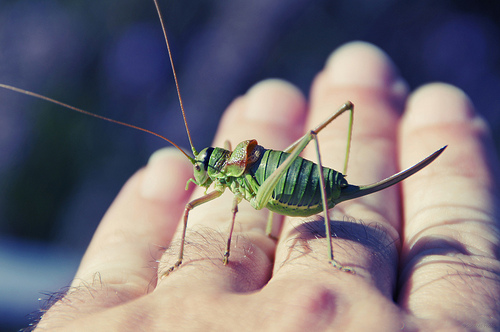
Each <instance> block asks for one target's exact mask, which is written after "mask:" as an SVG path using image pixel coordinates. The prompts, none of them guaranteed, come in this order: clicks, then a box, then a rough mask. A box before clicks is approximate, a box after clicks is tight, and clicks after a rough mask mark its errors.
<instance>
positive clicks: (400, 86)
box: [325, 41, 408, 96]
mask: <svg viewBox="0 0 500 332" xmlns="http://www.w3.org/2000/svg"><path fill="white" fill-rule="evenodd" d="M325 70H326V72H327V73H329V79H330V84H331V85H337V86H345V87H349V86H355V87H367V88H375V89H380V90H387V91H390V92H391V93H392V94H395V95H400V96H406V94H407V93H408V85H407V83H406V81H404V80H403V79H402V78H401V76H400V75H399V71H398V69H397V67H396V65H395V64H394V62H393V61H392V60H391V58H390V57H389V56H388V55H387V54H386V53H385V52H384V51H382V50H381V49H380V48H378V47H376V46H374V45H372V44H370V43H367V42H362V41H354V42H349V43H347V44H344V45H342V46H340V47H339V48H338V49H337V50H335V51H334V52H333V53H332V54H331V55H330V56H329V58H328V60H327V62H326V66H325Z"/></svg>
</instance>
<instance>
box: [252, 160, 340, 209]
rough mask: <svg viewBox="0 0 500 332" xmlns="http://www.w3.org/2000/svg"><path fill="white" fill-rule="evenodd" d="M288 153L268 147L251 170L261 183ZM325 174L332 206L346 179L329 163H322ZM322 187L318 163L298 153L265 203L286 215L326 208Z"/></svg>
mask: <svg viewBox="0 0 500 332" xmlns="http://www.w3.org/2000/svg"><path fill="white" fill-rule="evenodd" d="M288 156H289V153H285V152H283V151H275V150H266V151H265V152H264V154H263V155H262V158H261V159H260V161H259V162H256V163H255V164H254V165H253V166H252V167H251V168H250V169H249V170H248V171H249V172H250V173H251V174H252V176H253V177H254V179H255V180H256V181H257V183H259V185H262V183H263V182H264V181H265V180H266V179H267V178H268V177H269V176H270V175H271V174H272V173H273V172H274V171H275V170H276V169H277V168H278V167H279V165H281V163H283V162H284V161H285V159H286V158H287V157H288ZM323 174H324V177H325V184H326V195H327V200H328V202H329V204H328V205H329V208H332V207H333V205H334V204H333V203H332V199H335V198H337V197H339V195H340V184H341V182H342V181H344V182H345V180H344V176H343V175H342V174H341V173H339V172H337V171H334V170H333V169H330V168H326V167H323ZM320 187H321V184H320V179H319V174H318V165H316V164H315V163H313V162H312V161H309V160H306V159H304V158H301V157H298V158H297V159H296V160H295V161H294V162H293V163H292V165H291V167H290V168H289V169H288V171H287V172H286V174H284V175H283V177H282V178H281V179H280V181H279V182H278V185H277V186H276V188H275V189H274V192H273V195H272V198H271V199H270V201H269V202H268V203H267V205H266V207H267V208H268V209H269V210H271V211H274V212H276V213H279V214H283V215H288V216H311V215H313V214H316V213H318V212H320V211H322V210H323V205H322V203H321V188H320Z"/></svg>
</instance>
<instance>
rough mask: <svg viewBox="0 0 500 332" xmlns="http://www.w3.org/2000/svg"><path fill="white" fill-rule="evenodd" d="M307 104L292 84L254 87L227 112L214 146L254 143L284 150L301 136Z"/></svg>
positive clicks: (265, 83)
mask: <svg viewBox="0 0 500 332" xmlns="http://www.w3.org/2000/svg"><path fill="white" fill-rule="evenodd" d="M306 111H307V103H306V99H305V97H304V95H303V94H302V92H300V90H299V89H298V88H296V87H295V86H293V85H292V84H290V83H288V82H286V81H283V80H279V79H268V80H265V81H262V82H259V83H257V84H255V85H254V86H253V87H251V88H250V89H249V90H248V92H247V93H246V94H245V95H244V96H241V97H239V98H237V99H236V100H235V101H234V102H233V103H232V104H231V105H230V106H229V107H228V109H227V110H226V112H225V113H224V117H223V119H222V121H221V124H220V127H219V129H218V130H217V136H216V139H215V145H217V146H222V143H223V142H225V141H226V140H231V142H232V143H233V144H236V143H237V142H241V141H243V140H247V139H257V140H258V142H259V144H261V145H264V146H266V147H272V148H280V149H281V148H283V147H285V146H287V145H288V144H290V143H291V142H293V140H295V139H297V138H298V137H299V136H300V135H302V133H303V132H302V131H303V125H304V119H305V116H306Z"/></svg>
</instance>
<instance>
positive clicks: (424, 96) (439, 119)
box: [405, 83, 476, 127]
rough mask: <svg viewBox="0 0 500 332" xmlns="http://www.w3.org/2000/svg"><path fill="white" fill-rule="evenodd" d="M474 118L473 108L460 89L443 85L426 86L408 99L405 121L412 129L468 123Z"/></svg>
mask: <svg viewBox="0 0 500 332" xmlns="http://www.w3.org/2000/svg"><path fill="white" fill-rule="evenodd" d="M473 118H476V114H475V112H474V106H473V105H472V102H471V101H470V99H469V97H467V95H466V94H465V93H464V92H463V91H462V90H460V89H458V88H456V87H454V86H452V85H449V84H444V83H432V84H427V85H425V86H423V87H421V88H419V89H417V90H416V91H415V92H414V93H413V94H412V95H411V96H410V98H409V100H408V105H407V112H406V113H405V120H406V121H407V122H408V123H411V125H412V127H425V126H429V125H433V124H443V123H454V122H470V121H471V119H473Z"/></svg>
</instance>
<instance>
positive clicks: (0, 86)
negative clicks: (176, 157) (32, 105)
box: [0, 83, 195, 164]
mask: <svg viewBox="0 0 500 332" xmlns="http://www.w3.org/2000/svg"><path fill="white" fill-rule="evenodd" d="M0 88H4V89H7V90H11V91H15V92H19V93H22V94H24V95H28V96H31V97H35V98H38V99H42V100H45V101H48V102H51V103H53V104H56V105H59V106H62V107H65V108H68V109H70V110H73V111H75V112H79V113H83V114H85V115H90V116H93V117H94V118H98V119H101V120H105V121H109V122H112V123H116V124H119V125H122V126H125V127H130V128H134V129H137V130H140V131H143V132H146V133H148V134H151V135H154V136H156V137H159V138H161V139H163V140H165V141H167V142H169V143H170V144H172V145H173V146H175V147H176V148H177V149H178V150H179V151H181V152H182V153H183V154H184V155H185V156H186V157H187V158H188V159H189V161H190V162H191V163H193V164H194V163H195V160H194V159H193V157H191V156H190V155H188V154H187V153H186V152H185V151H184V150H183V149H181V148H180V147H179V146H178V145H177V144H175V143H174V142H172V141H171V140H169V139H168V138H166V137H164V136H162V135H160V134H157V133H155V132H154V131H151V130H148V129H144V128H141V127H138V126H134V125H131V124H128V123H126V122H122V121H118V120H114V119H111V118H107V117H105V116H102V115H98V114H94V113H91V112H88V111H84V110H82V109H80V108H77V107H74V106H71V105H68V104H65V103H63V102H60V101H58V100H55V99H52V98H49V97H45V96H42V95H40V94H38V93H35V92H31V91H28V90H23V89H19V88H16V87H13V86H10V85H7V84H2V83H0Z"/></svg>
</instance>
